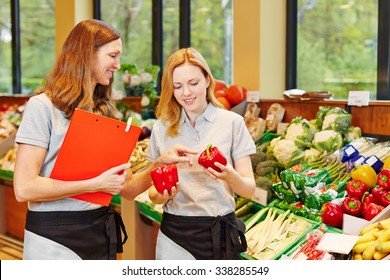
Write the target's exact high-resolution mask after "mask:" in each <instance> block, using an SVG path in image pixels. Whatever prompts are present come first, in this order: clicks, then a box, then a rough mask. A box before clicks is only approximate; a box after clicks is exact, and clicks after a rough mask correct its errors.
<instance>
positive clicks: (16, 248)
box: [0, 234, 23, 260]
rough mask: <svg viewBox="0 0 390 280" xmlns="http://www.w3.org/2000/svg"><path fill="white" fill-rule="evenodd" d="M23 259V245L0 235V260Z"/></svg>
mask: <svg viewBox="0 0 390 280" xmlns="http://www.w3.org/2000/svg"><path fill="white" fill-rule="evenodd" d="M21 259H23V243H22V242H20V241H18V240H16V239H14V238H11V237H8V236H6V235H1V234H0V260H21Z"/></svg>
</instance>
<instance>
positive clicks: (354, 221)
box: [343, 205, 390, 235]
mask: <svg viewBox="0 0 390 280" xmlns="http://www.w3.org/2000/svg"><path fill="white" fill-rule="evenodd" d="M387 218H390V205H389V206H387V207H386V208H385V209H383V210H382V211H381V212H380V213H379V214H378V215H376V216H375V217H374V218H373V219H372V220H371V221H367V220H365V219H363V218H358V217H354V216H351V215H347V214H344V218H343V233H345V234H352V235H359V233H360V231H361V230H362V229H363V228H365V227H366V226H368V225H370V224H373V223H375V222H378V221H381V220H384V219H387Z"/></svg>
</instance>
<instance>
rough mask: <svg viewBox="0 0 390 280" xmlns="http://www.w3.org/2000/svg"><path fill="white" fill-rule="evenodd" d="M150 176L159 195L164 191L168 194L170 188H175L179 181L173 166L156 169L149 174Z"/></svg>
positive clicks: (175, 168) (175, 167)
mask: <svg viewBox="0 0 390 280" xmlns="http://www.w3.org/2000/svg"><path fill="white" fill-rule="evenodd" d="M150 176H151V177H152V180H153V184H154V186H155V188H156V190H157V191H158V192H159V193H161V194H162V193H163V192H164V190H168V192H170V191H171V189H172V187H175V186H176V183H177V182H178V181H179V175H178V172H177V166H176V165H175V164H170V165H163V166H160V167H157V168H155V169H153V170H152V171H151V172H150Z"/></svg>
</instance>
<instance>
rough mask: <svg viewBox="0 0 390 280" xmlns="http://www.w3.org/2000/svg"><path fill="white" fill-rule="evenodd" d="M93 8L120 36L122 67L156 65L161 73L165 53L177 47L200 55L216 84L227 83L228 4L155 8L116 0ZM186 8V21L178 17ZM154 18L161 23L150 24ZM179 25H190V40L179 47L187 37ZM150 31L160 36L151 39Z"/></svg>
mask: <svg viewBox="0 0 390 280" xmlns="http://www.w3.org/2000/svg"><path fill="white" fill-rule="evenodd" d="M96 3H97V5H99V6H100V18H101V19H102V20H103V21H106V22H108V23H109V24H111V25H113V26H114V27H115V28H117V29H118V30H119V31H120V32H121V34H122V37H123V55H122V58H121V63H122V64H123V63H135V64H137V65H138V66H139V67H143V66H147V65H149V64H158V65H159V66H160V67H161V69H162V70H163V66H164V63H165V61H166V59H167V58H168V56H169V55H170V54H171V53H173V52H174V51H175V50H177V49H179V48H180V47H184V46H185V47H187V46H192V47H195V48H197V49H198V50H199V51H200V52H201V53H202V54H203V55H204V56H205V58H206V59H207V61H208V63H209V65H210V67H211V69H212V71H213V74H214V76H215V77H216V78H217V79H223V80H225V81H227V82H228V83H230V82H231V79H232V44H233V43H232V31H233V26H232V6H233V4H232V0H220V1H209V0H197V1H186V0H184V1H181V0H164V1H161V3H160V2H158V1H154V0H138V1H130V0H118V1H117V2H116V5H112V2H111V1H109V0H100V2H97V1H95V5H96ZM187 8H189V10H190V11H189V15H190V16H189V17H188V18H186V17H183V14H180V13H183V10H186V9H187ZM153 9H155V10H156V9H157V10H159V11H157V12H156V11H152V10H153ZM160 13H161V15H162V16H161V17H162V20H161V23H159V22H158V21H153V16H155V15H156V14H157V15H159V14H160ZM183 21H185V22H184V23H183ZM180 25H188V26H190V32H189V33H190V38H189V40H188V41H186V42H184V43H183V37H186V36H187V35H188V34H184V33H185V31H184V30H183V29H181V28H180V27H181V26H180ZM153 32H155V33H157V34H158V32H161V34H158V36H156V37H154V36H153ZM156 38H159V39H156ZM155 40H161V41H162V42H159V41H155ZM184 41H185V40H184ZM160 46H161V47H160ZM153 47H154V48H153ZM158 48H159V49H158ZM153 53H154V54H156V53H157V54H158V55H160V54H161V56H162V57H161V59H155V58H154V57H152V56H153ZM158 55H157V56H158ZM116 75H117V76H116V78H115V81H116V82H115V83H116V87H117V88H119V89H120V88H121V87H122V86H121V85H120V83H121V79H120V77H119V76H118V75H120V73H117V74H116Z"/></svg>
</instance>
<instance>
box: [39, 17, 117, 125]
mask: <svg viewBox="0 0 390 280" xmlns="http://www.w3.org/2000/svg"><path fill="white" fill-rule="evenodd" d="M119 38H121V35H120V33H119V32H118V31H117V30H116V29H114V28H113V27H112V26H110V25H108V24H106V23H104V22H102V21H100V20H95V19H90V20H84V21H81V22H80V23H78V24H77V25H76V26H75V27H74V28H73V29H72V31H71V32H70V33H69V35H68V37H67V39H66V41H65V43H64V45H63V47H62V52H61V54H60V55H59V56H58V58H57V60H56V63H55V64H54V66H53V67H52V69H51V71H50V72H49V73H48V75H47V76H46V78H45V81H44V85H43V87H42V88H40V89H38V90H37V91H36V92H35V94H40V93H43V92H44V93H46V94H47V95H48V97H49V98H50V99H51V100H52V102H53V104H54V105H55V106H56V107H57V108H58V109H60V110H62V111H64V113H65V116H66V117H67V118H69V119H70V118H71V117H72V115H73V112H74V109H75V108H80V109H83V110H86V111H91V112H94V113H97V114H100V115H104V116H107V117H111V118H118V111H117V109H116V107H115V103H114V101H113V100H112V98H111V92H112V83H113V81H114V79H113V77H112V78H111V79H110V83H109V85H108V86H104V85H100V84H97V85H96V87H95V88H94V89H92V88H91V85H92V67H93V63H94V59H95V58H94V55H95V53H96V52H97V51H98V49H99V48H100V47H102V46H103V45H105V44H107V43H110V42H111V41H114V40H117V39H119Z"/></svg>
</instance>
